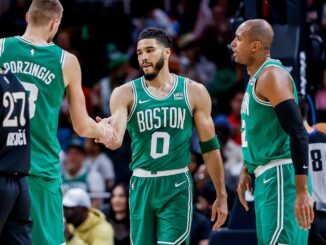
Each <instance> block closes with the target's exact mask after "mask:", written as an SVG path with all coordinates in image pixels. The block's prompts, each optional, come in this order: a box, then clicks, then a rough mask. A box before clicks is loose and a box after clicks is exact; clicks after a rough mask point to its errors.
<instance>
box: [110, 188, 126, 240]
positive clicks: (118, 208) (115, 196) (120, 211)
mask: <svg viewBox="0 0 326 245" xmlns="http://www.w3.org/2000/svg"><path fill="white" fill-rule="evenodd" d="M110 204H111V206H110V208H109V210H108V211H107V212H105V213H106V218H107V220H108V221H109V222H110V223H111V224H112V226H113V229H114V244H115V245H129V244H130V238H129V234H130V221H129V187H128V186H127V185H125V184H123V183H120V184H117V185H116V186H114V188H113V189H112V196H111V200H110Z"/></svg>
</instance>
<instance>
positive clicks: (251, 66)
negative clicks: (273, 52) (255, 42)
mask: <svg viewBox="0 0 326 245" xmlns="http://www.w3.org/2000/svg"><path fill="white" fill-rule="evenodd" d="M270 58H271V57H270V54H269V53H268V54H266V55H262V56H258V57H255V58H253V59H252V62H249V63H248V64H247V70H248V73H249V75H250V77H252V76H253V75H255V73H256V72H257V71H258V69H259V68H260V67H261V66H262V64H264V62H265V61H266V60H269V59H270Z"/></svg>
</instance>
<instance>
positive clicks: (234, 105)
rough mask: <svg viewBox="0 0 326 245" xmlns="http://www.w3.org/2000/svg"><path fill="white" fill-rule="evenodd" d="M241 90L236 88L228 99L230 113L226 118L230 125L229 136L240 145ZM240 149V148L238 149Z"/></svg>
mask: <svg viewBox="0 0 326 245" xmlns="http://www.w3.org/2000/svg"><path fill="white" fill-rule="evenodd" d="M243 94H244V93H243V91H242V90H237V91H236V92H235V93H234V95H233V96H232V98H231V100H230V107H231V113H230V114H229V115H228V120H229V122H230V125H231V130H232V131H231V136H232V139H233V140H234V142H235V143H237V144H238V145H241V116H240V111H241V104H242V99H243ZM240 150H241V149H240Z"/></svg>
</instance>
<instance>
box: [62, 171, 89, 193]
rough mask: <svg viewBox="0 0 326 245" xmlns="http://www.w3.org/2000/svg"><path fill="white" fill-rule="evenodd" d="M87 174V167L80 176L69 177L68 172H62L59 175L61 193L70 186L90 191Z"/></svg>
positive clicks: (70, 187)
mask: <svg viewBox="0 0 326 245" xmlns="http://www.w3.org/2000/svg"><path fill="white" fill-rule="evenodd" d="M88 174H89V169H87V170H86V171H84V172H83V173H82V174H81V175H80V176H78V177H76V178H70V177H69V176H68V174H66V173H63V174H62V175H61V180H62V184H61V188H62V193H63V194H65V193H66V192H67V191H68V190H70V189H72V188H81V189H83V190H85V191H90V190H89V186H88V181H87V178H88Z"/></svg>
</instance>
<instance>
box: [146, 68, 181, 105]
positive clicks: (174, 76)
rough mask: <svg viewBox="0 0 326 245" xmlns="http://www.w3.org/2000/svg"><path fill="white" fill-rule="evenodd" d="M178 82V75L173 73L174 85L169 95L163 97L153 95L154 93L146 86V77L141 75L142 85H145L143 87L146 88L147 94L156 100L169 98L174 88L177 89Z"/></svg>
mask: <svg viewBox="0 0 326 245" xmlns="http://www.w3.org/2000/svg"><path fill="white" fill-rule="evenodd" d="M177 84H178V79H177V78H176V75H175V74H173V87H172V89H171V90H170V92H169V93H168V94H167V95H165V96H163V97H157V96H155V95H153V94H152V93H151V92H150V91H149V90H148V89H147V86H146V83H145V79H144V77H141V85H142V86H143V88H144V90H145V92H146V94H147V95H148V96H149V97H151V98H152V99H156V100H164V99H167V98H168V97H170V96H171V94H173V92H174V90H175V89H176V87H177Z"/></svg>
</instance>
